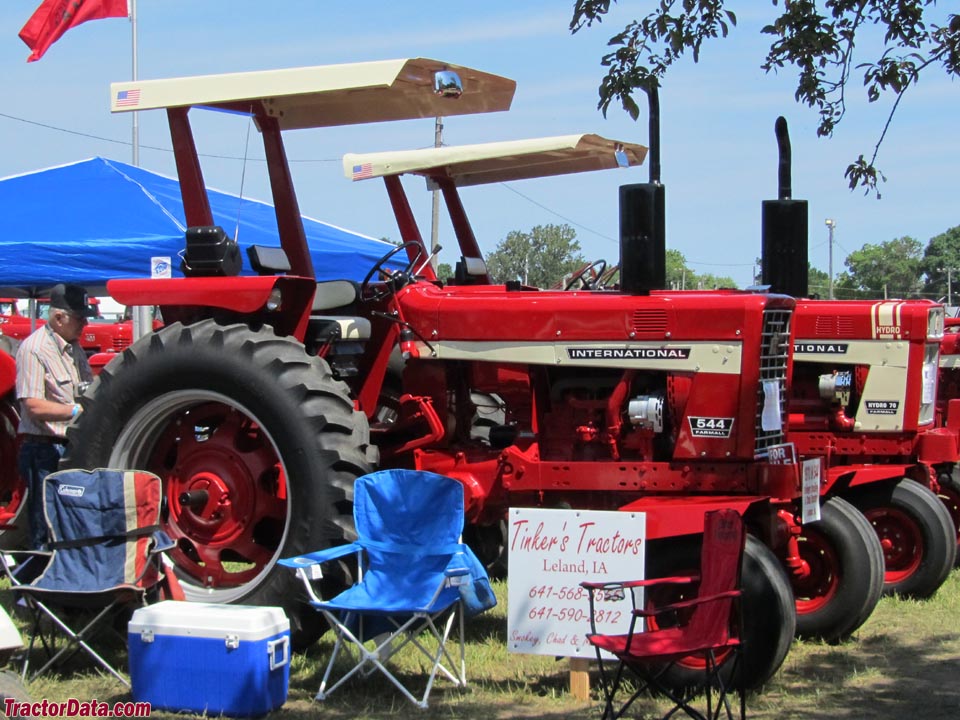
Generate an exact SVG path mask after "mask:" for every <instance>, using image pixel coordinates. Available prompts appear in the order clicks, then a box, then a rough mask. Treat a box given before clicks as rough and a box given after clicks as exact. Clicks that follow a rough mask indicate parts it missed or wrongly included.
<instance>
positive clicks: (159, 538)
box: [149, 530, 177, 555]
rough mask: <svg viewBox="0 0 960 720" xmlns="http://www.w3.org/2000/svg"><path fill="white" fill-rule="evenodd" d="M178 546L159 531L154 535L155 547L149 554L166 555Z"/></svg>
mask: <svg viewBox="0 0 960 720" xmlns="http://www.w3.org/2000/svg"><path fill="white" fill-rule="evenodd" d="M176 546H177V544H176V543H175V542H174V541H173V540H172V539H171V538H170V536H169V535H167V534H166V533H165V532H163V530H158V531H157V532H155V533H154V534H153V546H152V547H151V548H150V550H149V553H150V554H151V555H155V554H157V553H164V552H167V551H168V550H173V549H174V548H175V547H176Z"/></svg>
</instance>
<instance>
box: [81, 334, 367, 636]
mask: <svg viewBox="0 0 960 720" xmlns="http://www.w3.org/2000/svg"><path fill="white" fill-rule="evenodd" d="M84 406H85V412H84V413H83V414H82V415H81V416H80V421H79V422H78V423H77V425H76V427H74V428H71V430H70V432H69V434H68V438H69V440H70V445H69V449H68V453H67V456H66V457H65V458H64V461H63V465H64V466H65V467H77V468H97V467H113V468H136V469H140V470H149V471H151V472H154V473H156V474H157V475H159V476H160V477H161V478H162V480H163V487H164V505H163V510H162V516H161V524H162V526H163V529H164V530H165V531H166V532H167V534H169V535H170V537H171V538H172V539H173V540H174V541H175V543H176V548H175V549H174V550H173V551H172V560H173V562H174V564H175V566H176V570H177V575H178V577H179V579H180V581H181V583H182V584H183V587H184V592H185V594H186V596H187V599H188V600H194V601H204V602H226V603H239V602H242V603H247V604H256V605H277V606H281V607H283V608H284V610H285V611H286V613H287V616H288V617H289V618H290V626H291V635H292V639H293V642H294V644H295V645H296V646H298V647H303V646H305V645H307V644H308V643H310V642H312V641H313V640H314V639H316V637H317V636H318V635H319V634H320V633H321V632H322V630H323V629H324V627H325V626H324V625H323V623H322V622H321V621H320V616H319V614H318V613H315V612H314V611H313V610H311V609H310V608H309V606H308V605H307V604H306V597H305V593H304V591H303V588H302V586H301V584H300V582H299V580H297V578H296V576H295V574H294V573H293V572H291V571H290V570H289V569H288V568H284V567H282V566H278V565H277V560H279V559H280V558H284V557H289V556H292V555H298V554H302V553H306V552H311V551H313V550H317V549H321V548H325V547H329V546H330V545H335V544H339V543H342V542H344V541H345V540H349V539H352V533H353V518H352V499H353V483H354V481H355V479H356V478H357V477H359V476H360V475H363V474H364V473H367V472H369V471H370V470H371V468H372V465H373V464H374V462H375V460H376V453H375V450H374V449H373V448H372V446H371V445H370V444H369V428H368V425H367V421H366V417H365V416H364V415H363V414H362V413H360V412H357V411H355V410H354V405H353V402H352V400H351V399H350V396H349V391H348V388H347V387H346V385H345V384H344V383H342V382H340V381H339V380H336V379H335V378H334V377H333V376H332V374H331V372H330V368H329V366H328V365H327V363H326V362H325V361H324V360H322V359H320V358H317V357H312V356H310V355H308V354H307V353H306V352H305V350H304V348H303V345H301V344H300V343H299V342H297V341H296V340H294V339H292V338H287V337H277V336H276V335H274V333H273V332H272V330H271V329H270V328H269V327H264V328H261V329H258V330H253V329H251V328H250V327H248V326H246V325H242V324H237V325H228V326H221V325H218V324H216V323H215V322H214V321H212V320H205V321H202V322H199V323H197V324H195V325H189V326H185V325H182V324H180V323H175V324H173V325H170V326H168V327H166V328H163V329H162V330H160V331H158V332H157V333H154V334H152V335H150V336H148V337H145V338H143V339H141V340H139V341H138V342H137V343H135V344H134V345H132V346H131V347H129V348H128V349H126V350H124V352H123V353H122V354H121V355H120V356H119V357H117V358H116V359H114V360H113V361H112V362H111V363H110V364H109V365H108V366H107V367H105V368H104V369H103V371H102V372H101V374H100V375H99V376H98V377H97V378H96V380H95V381H94V382H93V384H92V385H91V386H90V388H89V389H88V390H87V393H86V398H85V400H84ZM346 582H347V579H346V577H345V576H343V575H341V576H340V577H337V576H336V573H332V574H331V573H325V578H324V586H323V587H322V588H321V592H323V593H324V594H328V593H333V592H337V591H339V590H340V589H341V588H342V587H343V586H344V584H345V583H346Z"/></svg>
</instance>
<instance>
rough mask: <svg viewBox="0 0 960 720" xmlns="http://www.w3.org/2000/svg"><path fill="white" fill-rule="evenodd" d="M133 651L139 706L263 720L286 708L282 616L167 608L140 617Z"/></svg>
mask: <svg viewBox="0 0 960 720" xmlns="http://www.w3.org/2000/svg"><path fill="white" fill-rule="evenodd" d="M127 645H128V649H129V652H130V681H131V685H132V693H133V699H134V700H135V701H136V702H149V703H150V704H151V706H152V708H153V709H154V710H171V711H175V712H182V711H186V712H193V713H198V714H199V713H206V714H207V715H209V716H217V715H228V716H232V717H256V716H258V715H266V714H267V713H268V712H270V711H271V710H275V709H276V708H278V707H280V706H281V705H283V703H285V702H286V700H287V687H288V683H289V681H290V621H289V620H288V619H287V616H286V615H285V614H284V612H283V609H282V608H278V607H260V606H254V605H223V604H214V603H193V602H176V601H172V600H167V601H164V602H159V603H156V604H155V605H150V606H148V607H145V608H140V609H138V610H136V611H135V612H134V613H133V618H132V619H131V620H130V624H129V626H128V635H127Z"/></svg>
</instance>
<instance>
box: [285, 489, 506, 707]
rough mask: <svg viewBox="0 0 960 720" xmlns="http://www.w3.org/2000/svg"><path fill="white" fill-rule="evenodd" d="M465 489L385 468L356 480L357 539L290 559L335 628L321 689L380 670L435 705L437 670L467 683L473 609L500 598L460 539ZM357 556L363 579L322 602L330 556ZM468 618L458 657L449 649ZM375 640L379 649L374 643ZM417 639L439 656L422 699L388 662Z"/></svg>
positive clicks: (422, 702) (322, 693)
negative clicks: (341, 667) (335, 674)
mask: <svg viewBox="0 0 960 720" xmlns="http://www.w3.org/2000/svg"><path fill="white" fill-rule="evenodd" d="M463 504H464V502H463V486H462V485H461V484H460V483H459V482H457V481H456V480H453V479H451V478H448V477H444V476H442V475H435V474H434V473H428V472H420V471H416V470H382V471H379V472H375V473H371V474H369V475H364V476H363V477H361V478H359V479H358V480H357V482H356V485H355V486H354V495H353V517H354V521H355V522H356V529H357V535H358V538H357V540H356V542H352V543H350V544H348V545H341V546H338V547H333V548H329V549H327V550H321V551H319V552H314V553H310V554H308V555H303V556H300V557H294V558H288V559H285V560H281V561H280V562H281V563H282V564H283V565H286V566H288V567H292V568H295V569H296V570H297V574H298V575H299V576H300V578H301V579H302V580H303V582H304V584H305V585H306V588H307V592H308V593H309V595H310V596H311V598H312V600H311V605H312V606H313V607H314V608H316V609H317V610H318V611H320V612H321V613H323V615H324V617H325V618H326V619H327V621H328V622H329V623H330V627H331V628H332V629H333V631H334V633H335V635H336V643H335V645H334V649H333V654H332V656H331V657H330V662H329V663H328V664H327V669H326V672H325V673H324V675H323V680H322V682H321V684H320V690H319V692H318V693H317V699H318V700H323V699H324V698H326V697H327V696H328V695H330V693H332V692H333V691H334V690H336V689H337V688H338V687H340V686H341V685H342V684H343V683H344V682H346V681H347V680H348V679H350V678H351V677H353V676H354V675H356V674H357V673H361V674H362V676H364V677H365V676H367V675H369V674H370V673H372V672H374V671H375V670H379V671H381V672H382V673H383V674H384V675H385V676H386V677H387V678H388V679H389V680H390V681H391V682H392V683H393V684H394V685H395V686H396V687H397V688H398V689H399V690H400V692H402V693H403V694H404V696H406V697H407V699H409V700H410V701H411V702H412V703H414V704H415V705H417V706H418V707H421V708H426V707H427V698H428V697H429V695H430V690H431V689H432V688H433V683H434V680H435V678H436V676H437V673H438V672H439V673H441V674H442V675H444V676H445V677H446V678H448V679H449V680H451V681H452V682H453V683H454V684H455V685H456V686H457V687H459V688H463V687H465V686H466V683H467V678H466V663H465V658H464V642H463V626H464V616H465V615H473V614H476V613H479V612H482V611H484V610H486V609H488V608H490V607H493V606H494V605H496V599H495V598H494V596H493V592H492V591H491V589H490V583H489V580H488V579H487V573H486V571H485V570H484V568H483V565H481V563H480V562H479V561H478V560H477V558H476V556H475V555H474V554H473V552H472V551H471V550H470V548H468V547H467V546H466V545H464V544H462V543H461V542H460V534H461V532H462V531H463ZM354 553H356V554H357V555H358V566H359V572H358V581H357V583H356V584H355V585H353V586H352V587H350V588H348V589H347V590H345V591H344V592H342V593H340V594H339V595H337V596H336V597H335V598H333V599H332V600H321V599H320V598H319V597H318V596H317V595H316V593H315V592H314V589H313V586H312V584H311V581H312V580H317V579H319V578H320V573H319V572H318V571H319V570H320V565H321V564H322V563H324V562H327V561H331V560H336V559H337V558H343V557H346V556H348V555H351V554H354ZM456 619H459V645H460V655H459V662H457V661H456V660H455V659H454V658H453V657H451V655H450V652H449V651H448V649H447V647H446V643H447V640H448V639H449V637H450V633H451V630H452V628H453V626H454V622H455V620H456ZM368 644H369V645H371V646H372V647H368ZM407 645H412V646H414V647H416V648H417V649H419V650H420V652H422V653H423V655H424V656H425V657H426V658H427V659H428V660H429V661H430V667H429V677H428V678H427V686H426V689H425V691H424V693H423V695H422V696H421V698H420V699H419V700H418V699H417V698H416V697H415V696H414V695H413V693H412V692H411V691H410V690H408V689H407V688H406V687H404V685H403V684H402V683H401V682H400V681H399V680H398V679H397V677H396V676H395V675H394V673H393V672H391V671H390V668H389V667H387V665H386V662H387V660H388V659H389V658H390V656H392V655H394V654H395V653H397V652H398V651H399V650H400V649H401V648H403V647H405V646H407ZM345 648H347V649H350V648H352V649H353V650H355V651H356V653H355V656H354V660H355V661H356V664H355V665H354V666H353V667H352V668H351V669H350V670H349V671H347V672H346V673H344V674H343V675H342V676H341V677H340V678H339V679H338V680H337V681H336V682H335V683H334V684H333V685H331V686H330V687H329V688H328V687H327V684H328V682H329V681H330V676H331V673H332V671H333V669H334V665H335V663H336V662H337V659H338V658H339V657H340V655H341V650H344V649H345Z"/></svg>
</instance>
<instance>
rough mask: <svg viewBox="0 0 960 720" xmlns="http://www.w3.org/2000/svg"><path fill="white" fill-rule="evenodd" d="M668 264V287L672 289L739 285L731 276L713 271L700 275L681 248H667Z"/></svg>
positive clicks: (705, 288) (709, 288) (708, 288)
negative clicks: (720, 274)
mask: <svg viewBox="0 0 960 720" xmlns="http://www.w3.org/2000/svg"><path fill="white" fill-rule="evenodd" d="M666 265H667V288H668V289H671V290H697V289H702V290H714V289H716V288H735V287H737V283H736V281H735V280H734V279H733V278H731V277H726V276H719V275H714V274H712V273H702V274H699V275H698V274H697V273H695V272H694V271H693V270H691V269H690V268H689V267H688V266H687V258H686V256H685V255H684V254H683V253H682V252H680V251H679V250H667V255H666Z"/></svg>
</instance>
